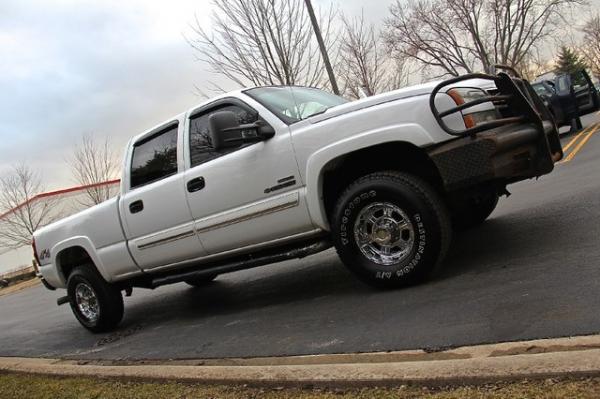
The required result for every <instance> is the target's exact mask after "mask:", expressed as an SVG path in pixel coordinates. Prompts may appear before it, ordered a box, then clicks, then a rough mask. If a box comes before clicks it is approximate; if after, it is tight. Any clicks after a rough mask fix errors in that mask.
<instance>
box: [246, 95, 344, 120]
mask: <svg viewBox="0 0 600 399" xmlns="http://www.w3.org/2000/svg"><path fill="white" fill-rule="evenodd" d="M245 93H246V94H247V95H249V96H250V97H252V98H253V99H255V100H256V101H258V102H259V103H261V104H262V105H264V106H265V108H267V109H268V110H269V111H271V112H273V113H274V114H275V115H277V117H279V119H281V120H282V121H284V122H285V123H287V124H292V123H295V122H298V121H301V120H303V119H306V118H308V117H310V116H313V115H317V114H321V113H323V112H325V111H327V110H328V109H329V108H331V107H335V106H336V105H340V104H344V103H346V102H347V100H345V99H343V98H342V97H339V96H336V95H334V94H331V93H327V92H326V91H323V90H319V89H313V88H309V87H292V86H282V87H257V88H255V89H250V90H246V91H245Z"/></svg>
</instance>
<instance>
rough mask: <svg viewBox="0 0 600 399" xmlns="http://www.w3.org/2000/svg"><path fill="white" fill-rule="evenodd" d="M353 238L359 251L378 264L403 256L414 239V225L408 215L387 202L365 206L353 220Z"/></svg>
mask: <svg viewBox="0 0 600 399" xmlns="http://www.w3.org/2000/svg"><path fill="white" fill-rule="evenodd" d="M354 239H355V240H356V244H357V245H358V248H359V249H360V252H361V253H362V254H363V255H364V256H365V257H366V258H367V259H369V260H370V261H372V262H375V263H377V264H379V265H385V266H388V265H393V264H397V263H399V262H402V261H403V260H405V259H406V258H407V257H408V256H409V255H410V252H411V250H412V248H413V245H414V242H415V229H414V227H413V224H412V223H411V221H410V219H409V218H408V215H407V214H406V213H405V212H404V211H403V210H402V209H400V208H399V207H398V206H396V205H394V204H392V203H390V202H376V203H373V204H369V205H368V206H366V207H364V208H363V209H362V210H361V211H360V213H359V214H358V217H357V218H356V221H355V222H354Z"/></svg>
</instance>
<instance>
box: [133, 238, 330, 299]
mask: <svg viewBox="0 0 600 399" xmlns="http://www.w3.org/2000/svg"><path fill="white" fill-rule="evenodd" d="M331 246H332V244H331V242H330V241H328V240H321V241H316V242H315V241H312V242H311V243H310V244H306V245H305V246H302V247H299V248H289V247H288V249H287V250H284V251H281V250H280V252H271V253H269V254H265V255H262V256H260V255H259V256H258V257H256V258H253V257H252V255H248V256H247V257H246V258H245V259H243V260H239V261H235V262H231V263H226V264H221V265H218V266H213V267H206V268H203V269H195V270H191V271H190V270H189V269H187V270H188V271H185V272H176V273H175V274H168V275H162V276H159V277H153V278H151V280H150V281H147V282H145V284H139V285H138V286H141V287H143V288H151V289H154V288H157V287H160V286H162V285H167V284H175V283H180V282H182V281H186V280H193V279H196V278H201V277H205V276H210V275H213V274H224V273H231V272H235V271H238V270H245V269H251V268H254V267H258V266H264V265H268V264H271V263H277V262H283V261H285V260H290V259H300V258H304V257H306V256H309V255H313V254H316V253H319V252H322V251H325V250H327V249H329V248H331ZM204 266H206V265H204ZM199 267H202V266H199Z"/></svg>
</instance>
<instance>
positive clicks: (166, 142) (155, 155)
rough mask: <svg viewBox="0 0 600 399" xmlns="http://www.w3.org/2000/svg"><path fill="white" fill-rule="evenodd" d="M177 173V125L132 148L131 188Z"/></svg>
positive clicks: (143, 140)
mask: <svg viewBox="0 0 600 399" xmlns="http://www.w3.org/2000/svg"><path fill="white" fill-rule="evenodd" d="M176 173H177V125H174V126H172V127H169V128H167V129H165V130H163V131H162V132H160V133H158V134H156V135H153V136H150V137H149V138H145V139H142V140H141V141H139V142H137V143H135V144H134V146H133V156H132V161H131V188H136V187H140V186H143V185H146V184H148V183H152V182H155V181H158V180H160V179H164V178H165V177H167V176H171V175H174V174H176Z"/></svg>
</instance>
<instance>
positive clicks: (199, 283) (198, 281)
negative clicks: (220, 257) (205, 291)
mask: <svg viewBox="0 0 600 399" xmlns="http://www.w3.org/2000/svg"><path fill="white" fill-rule="evenodd" d="M217 276H218V274H210V275H208V276H203V277H199V278H195V279H193V280H185V283H186V284H188V285H191V286H192V287H197V288H200V287H204V286H206V285H208V284H210V283H211V282H212V281H213V280H214V279H216V278H217Z"/></svg>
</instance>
